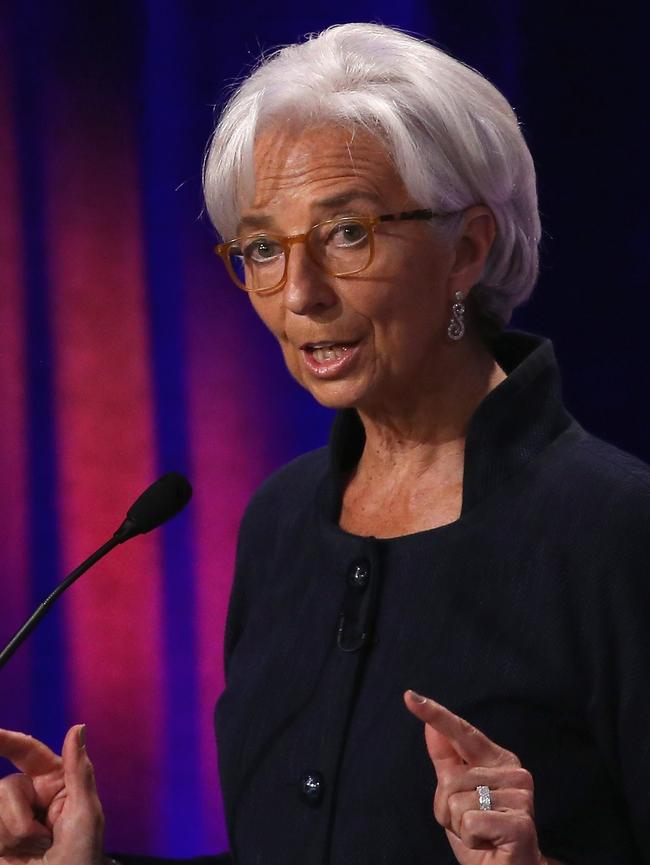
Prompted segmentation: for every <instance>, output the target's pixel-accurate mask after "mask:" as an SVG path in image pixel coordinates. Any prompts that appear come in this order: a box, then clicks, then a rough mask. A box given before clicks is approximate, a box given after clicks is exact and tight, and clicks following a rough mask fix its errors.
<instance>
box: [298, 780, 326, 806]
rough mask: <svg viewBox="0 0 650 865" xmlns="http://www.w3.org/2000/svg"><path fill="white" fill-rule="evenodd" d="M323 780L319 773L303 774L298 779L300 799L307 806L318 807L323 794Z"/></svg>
mask: <svg viewBox="0 0 650 865" xmlns="http://www.w3.org/2000/svg"><path fill="white" fill-rule="evenodd" d="M324 792H325V791H324V780H323V776H322V774H321V773H320V772H305V774H304V775H303V776H302V778H301V779H300V797H301V799H302V800H303V802H306V803H307V804H308V805H319V804H320V801H321V799H322V798H323V793H324Z"/></svg>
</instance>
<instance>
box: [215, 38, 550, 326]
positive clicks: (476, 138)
mask: <svg viewBox="0 0 650 865" xmlns="http://www.w3.org/2000/svg"><path fill="white" fill-rule="evenodd" d="M288 120H292V121H293V122H297V123H299V124H300V125H301V126H303V127H305V128H307V127H309V126H311V125H317V124H320V123H323V122H325V123H327V122H333V123H336V124H341V125H344V126H350V127H352V128H354V127H355V126H356V127H362V128H363V129H366V130H368V131H369V132H371V133H372V134H375V135H378V136H380V138H381V140H382V142H383V143H384V146H385V147H386V149H387V152H388V153H389V155H390V156H391V158H392V160H393V162H394V164H395V166H396V169H397V171H398V172H399V174H400V176H401V178H402V180H403V182H404V185H405V187H406V189H407V191H408V192H409V194H410V195H411V196H412V198H413V199H414V200H415V201H417V202H418V203H419V204H420V205H421V206H422V207H428V208H431V209H432V210H434V211H436V212H452V211H460V210H463V209H464V208H467V207H470V206H471V205H473V204H484V205H486V206H488V207H489V208H490V209H491V211H492V213H493V214H494V217H495V220H496V224H497V236H496V239H495V242H494V245H493V247H492V250H491V252H490V255H489V258H488V260H487V262H486V266H485V269H484V272H483V274H482V277H481V279H480V281H479V282H478V284H477V285H476V286H475V287H474V289H473V291H472V296H473V298H474V300H475V303H476V305H477V306H478V308H479V310H480V311H481V312H482V313H483V314H484V315H485V316H487V318H488V319H490V320H492V321H493V322H495V323H497V324H499V325H501V326H503V325H506V324H507V323H508V322H509V321H510V317H511V315H512V311H513V309H514V308H515V307H516V306H518V305H519V304H520V303H522V302H523V301H524V300H526V298H527V297H528V296H529V295H530V293H531V291H532V289H533V286H534V284H535V280H536V278H537V272H538V245H539V240H540V233H541V227H540V220H539V213H538V209H537V192H536V183H535V168H534V165H533V160H532V157H531V155H530V152H529V150H528V147H527V146H526V142H525V141H524V137H523V135H522V133H521V130H520V128H519V123H518V121H517V117H516V115H515V113H514V111H513V109H512V108H511V107H510V105H509V104H508V102H507V100H506V99H505V98H504V96H503V95H502V94H501V93H500V92H499V91H498V90H497V89H496V87H494V86H493V85H492V84H490V82H489V81H487V80H486V79H485V78H484V77H483V76H482V75H480V74H479V73H478V72H476V71H475V70H474V69H471V68H470V67H468V66H466V65H464V64H463V63H461V62H459V61H458V60H455V59H454V58H452V57H450V56H449V55H448V54H446V53H445V52H444V51H441V50H440V49H439V48H437V47H436V46H434V45H431V44H429V43H428V42H424V41H422V40H420V39H417V38H415V37H413V36H409V35H407V34H406V33H403V32H401V31H399V30H395V29H393V28H390V27H385V26H383V25H380V24H341V25H336V26H334V27H329V28H328V29H327V30H324V31H323V32H322V33H320V34H316V35H312V36H309V37H307V39H306V41H304V42H302V43H298V44H295V45H287V46H285V47H284V48H280V49H278V50H277V51H275V52H274V53H272V54H271V55H269V56H268V57H265V58H263V59H262V60H261V62H260V63H259V65H258V66H257V67H256V68H255V69H254V71H253V72H252V73H251V74H250V75H249V76H248V77H247V78H246V79H245V80H244V81H243V83H241V84H240V85H239V86H238V87H237V89H236V90H235V92H234V93H233V94H232V96H231V98H230V100H229V101H228V103H227V105H226V107H225V109H224V111H223V113H222V114H221V117H220V119H219V121H218V124H217V126H216V128H215V131H214V133H213V136H212V138H211V141H210V144H209V147H208V151H207V153H206V158H205V164H204V178H203V179H204V191H205V199H206V206H207V210H208V214H209V216H210V218H211V220H212V222H213V223H214V225H215V227H216V228H217V230H218V231H219V233H220V234H221V236H222V237H224V238H225V239H228V240H229V239H231V238H232V237H233V236H234V234H235V233H236V230H237V225H238V223H239V211H240V208H241V206H242V201H245V200H246V199H247V198H248V197H250V195H251V194H252V191H253V189H254V169H253V148H254V143H255V139H256V136H257V135H258V134H259V133H260V132H261V131H262V129H264V128H265V127H267V126H268V125H270V124H271V123H272V122H273V121H281V122H282V121H288Z"/></svg>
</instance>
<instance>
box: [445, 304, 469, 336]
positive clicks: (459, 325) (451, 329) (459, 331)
mask: <svg viewBox="0 0 650 865" xmlns="http://www.w3.org/2000/svg"><path fill="white" fill-rule="evenodd" d="M454 298H455V300H454V303H453V305H452V307H451V318H450V319H449V325H448V327H447V336H448V337H449V339H451V340H453V341H454V342H458V340H459V339H462V338H463V336H464V335H465V304H464V303H463V301H464V300H465V295H464V294H463V292H462V291H457V292H456V294H455V295H454Z"/></svg>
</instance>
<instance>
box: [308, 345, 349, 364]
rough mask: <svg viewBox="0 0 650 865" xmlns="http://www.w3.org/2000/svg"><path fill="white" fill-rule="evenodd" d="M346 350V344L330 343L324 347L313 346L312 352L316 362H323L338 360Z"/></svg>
mask: <svg viewBox="0 0 650 865" xmlns="http://www.w3.org/2000/svg"><path fill="white" fill-rule="evenodd" d="M346 351H348V346H342V345H330V346H327V347H326V348H315V349H314V350H313V352H312V354H313V356H314V359H315V360H317V361H318V363H324V362H325V361H326V360H338V359H339V358H340V357H343V355H344V354H345V353H346Z"/></svg>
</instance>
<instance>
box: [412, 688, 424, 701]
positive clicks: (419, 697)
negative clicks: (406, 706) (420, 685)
mask: <svg viewBox="0 0 650 865" xmlns="http://www.w3.org/2000/svg"><path fill="white" fill-rule="evenodd" d="M409 694H410V695H411V699H413V700H415V702H416V703H426V701H427V698H426V697H423V696H422V694H418V692H417V691H411V690H409Z"/></svg>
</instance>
